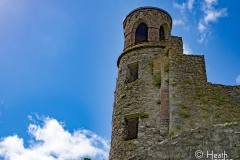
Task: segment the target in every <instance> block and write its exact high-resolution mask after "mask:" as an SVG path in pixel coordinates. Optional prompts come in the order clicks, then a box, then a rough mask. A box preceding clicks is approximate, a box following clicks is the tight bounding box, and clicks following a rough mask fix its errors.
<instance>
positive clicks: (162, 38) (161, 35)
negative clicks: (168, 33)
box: [159, 26, 165, 41]
mask: <svg viewBox="0 0 240 160" xmlns="http://www.w3.org/2000/svg"><path fill="white" fill-rule="evenodd" d="M164 39H165V34H164V29H163V26H161V27H160V30H159V40H160V41H161V40H164Z"/></svg>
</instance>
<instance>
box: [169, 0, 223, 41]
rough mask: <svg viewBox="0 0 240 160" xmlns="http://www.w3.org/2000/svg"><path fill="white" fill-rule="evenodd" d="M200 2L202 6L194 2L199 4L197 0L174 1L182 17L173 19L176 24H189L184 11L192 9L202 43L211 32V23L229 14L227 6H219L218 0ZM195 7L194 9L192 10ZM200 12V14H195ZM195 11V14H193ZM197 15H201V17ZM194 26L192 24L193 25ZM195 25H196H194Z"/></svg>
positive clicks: (174, 5)
mask: <svg viewBox="0 0 240 160" xmlns="http://www.w3.org/2000/svg"><path fill="white" fill-rule="evenodd" d="M198 3H199V4H200V8H198V7H196V6H197V5H195V8H194V4H197V2H196V1H195V0H186V1H185V2H183V3H181V4H178V3H174V4H173V7H174V8H177V9H179V10H180V11H181V17H184V18H180V19H178V20H175V21H173V24H174V25H179V24H183V25H184V27H185V25H187V21H188V20H187V18H185V17H186V12H184V11H187V9H188V11H190V12H191V15H194V20H196V23H195V24H197V26H196V29H197V31H198V34H199V35H200V38H199V39H198V42H199V43H202V42H204V41H206V37H209V35H210V33H211V30H210V28H211V23H216V22H217V21H218V19H219V18H221V17H226V16H227V15H228V13H227V8H217V5H218V0H203V1H202V0H201V1H200V0H199V1H198ZM193 8H194V11H192V10H193ZM196 12H198V13H199V14H195V13H196ZM193 13H194V14H193ZM196 15H201V16H200V17H198V16H196ZM191 26H192V25H191ZM194 27H195V26H194Z"/></svg>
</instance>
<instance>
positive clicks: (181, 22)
mask: <svg viewBox="0 0 240 160" xmlns="http://www.w3.org/2000/svg"><path fill="white" fill-rule="evenodd" d="M180 24H184V22H183V21H182V20H181V19H179V20H176V19H174V20H173V25H180Z"/></svg>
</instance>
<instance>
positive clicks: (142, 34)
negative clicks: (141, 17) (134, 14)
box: [135, 23, 148, 44]
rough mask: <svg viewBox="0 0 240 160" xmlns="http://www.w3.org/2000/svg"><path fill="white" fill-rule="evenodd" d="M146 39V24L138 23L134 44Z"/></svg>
mask: <svg viewBox="0 0 240 160" xmlns="http://www.w3.org/2000/svg"><path fill="white" fill-rule="evenodd" d="M147 41H148V26H147V25H146V24H145V23H140V24H139V25H138V27H137V29H136V33H135V44H137V43H141V42H147Z"/></svg>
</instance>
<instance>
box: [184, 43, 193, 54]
mask: <svg viewBox="0 0 240 160" xmlns="http://www.w3.org/2000/svg"><path fill="white" fill-rule="evenodd" d="M183 54H192V50H191V49H190V48H189V46H188V45H187V44H183Z"/></svg>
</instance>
